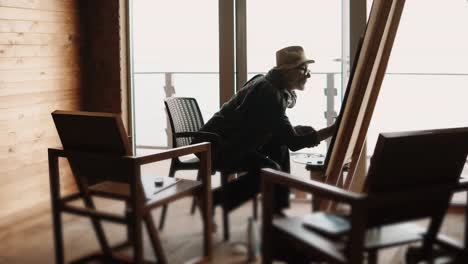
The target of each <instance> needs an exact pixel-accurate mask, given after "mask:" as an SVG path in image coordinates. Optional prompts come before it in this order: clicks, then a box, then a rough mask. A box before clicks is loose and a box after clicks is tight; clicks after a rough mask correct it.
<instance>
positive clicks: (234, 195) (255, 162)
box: [212, 140, 290, 210]
mask: <svg viewBox="0 0 468 264" xmlns="http://www.w3.org/2000/svg"><path fill="white" fill-rule="evenodd" d="M212 157H213V158H212V163H213V168H214V169H215V170H222V171H229V172H235V171H246V172H247V175H244V176H241V177H239V179H237V180H236V181H234V182H232V183H233V184H232V185H231V186H230V188H229V189H230V190H229V192H228V197H229V199H230V200H232V202H233V204H235V206H237V205H239V204H237V203H238V202H243V201H247V200H248V199H249V198H250V197H251V196H252V194H255V193H259V192H260V169H261V168H272V169H276V170H281V171H284V172H288V173H289V172H290V161H289V149H288V148H287V146H285V145H282V144H278V143H277V141H274V140H272V141H270V142H269V143H268V144H266V145H264V146H263V147H262V148H260V149H259V150H257V151H249V152H244V153H242V152H240V151H235V149H232V150H226V149H225V150H224V151H223V150H219V149H215V150H214V151H213V155H212ZM289 194H290V191H289V188H287V187H285V186H276V187H275V189H274V201H275V204H274V208H275V210H281V209H284V208H286V207H289ZM233 207H234V206H233Z"/></svg>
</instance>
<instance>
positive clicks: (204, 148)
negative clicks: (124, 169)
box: [128, 142, 210, 165]
mask: <svg viewBox="0 0 468 264" xmlns="http://www.w3.org/2000/svg"><path fill="white" fill-rule="evenodd" d="M208 151H210V143H207V142H203V143H199V144H194V145H189V146H184V147H179V148H173V149H169V150H166V151H163V152H160V153H155V154H148V155H144V156H133V157H128V158H131V159H134V160H135V161H136V163H137V164H139V165H143V164H148V163H152V162H157V161H161V160H166V159H171V158H176V157H180V156H185V155H188V154H195V153H202V152H208Z"/></svg>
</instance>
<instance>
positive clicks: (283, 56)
mask: <svg viewBox="0 0 468 264" xmlns="http://www.w3.org/2000/svg"><path fill="white" fill-rule="evenodd" d="M314 62H315V61H314V60H309V59H307V58H306V56H305V53H304V49H303V48H302V47H301V46H289V47H286V48H283V49H280V50H278V51H277V52H276V67H275V69H281V70H283V69H284V70H285V69H292V68H295V67H297V66H299V65H301V64H309V63H314Z"/></svg>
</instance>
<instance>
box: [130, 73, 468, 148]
mask: <svg viewBox="0 0 468 264" xmlns="http://www.w3.org/2000/svg"><path fill="white" fill-rule="evenodd" d="M259 73H263V74H264V72H249V73H248V76H249V77H251V76H253V75H255V74H259ZM311 74H312V75H313V76H320V78H322V79H323V86H322V88H323V96H324V97H323V100H324V101H325V102H326V103H325V108H324V115H323V118H324V124H326V125H330V124H332V123H333V121H334V119H335V117H336V115H337V110H336V109H337V105H339V104H340V102H341V99H342V96H343V94H344V91H343V90H344V89H345V87H342V85H341V81H338V80H341V74H342V73H341V72H312V73H311ZM218 75H219V72H188V71H187V72H158V71H137V72H134V77H135V79H136V80H137V81H136V82H135V93H136V94H137V95H136V97H137V98H144V99H145V100H150V98H149V97H151V95H142V94H140V93H145V91H142V90H140V88H141V87H140V86H145V85H146V86H148V85H149V86H151V88H149V89H148V88H145V89H147V92H148V91H150V90H151V91H152V92H154V90H153V89H158V87H160V88H161V90H158V92H159V97H161V98H160V99H161V100H160V101H157V100H156V101H157V103H154V104H153V105H152V106H153V107H155V106H157V107H158V108H157V109H156V111H160V114H159V116H158V117H157V118H153V119H154V121H153V122H152V121H148V122H147V123H144V124H139V123H138V115H142V114H143V115H151V116H155V114H154V113H152V112H153V111H155V110H154V109H152V110H151V109H147V110H148V111H144V113H141V112H140V113H139V112H138V111H137V113H136V115H137V118H136V119H137V124H136V126H137V127H136V130H137V132H136V136H137V138H136V140H137V147H139V148H167V147H168V146H170V142H171V141H170V138H171V135H170V129H168V128H169V127H170V126H169V124H168V123H167V120H166V116H165V113H164V104H163V103H162V100H163V99H164V98H165V97H170V96H173V95H175V94H176V92H177V95H179V96H187V92H181V89H182V88H181V87H182V86H183V85H179V84H178V83H177V80H178V79H181V77H183V78H187V77H188V76H192V77H195V76H199V77H195V78H204V80H205V79H207V78H208V79H209V78H213V77H215V78H214V79H215V80H214V79H213V80H211V83H212V86H213V87H212V89H214V90H210V91H207V90H205V92H208V96H209V97H211V98H213V96H216V95H215V94H213V93H216V92H218V91H217V88H216V87H219V85H218V81H217V80H218V79H217V76H218ZM386 75H388V76H413V77H415V76H421V77H424V76H427V77H433V78H437V77H454V78H455V77H460V78H463V80H464V78H465V77H468V74H467V73H398V72H390V73H386ZM144 76H146V77H151V78H154V77H157V78H156V79H157V80H154V81H149V80H147V82H154V83H151V84H149V83H145V84H144V85H141V83H138V78H141V77H144ZM210 76H211V77H210ZM338 78H339V79H338ZM316 79H317V78H316ZM199 81H200V80H198V82H197V83H196V85H194V86H195V87H191V89H192V90H193V91H190V92H192V94H190V95H189V96H192V97H197V96H199V94H200V91H202V90H201V89H206V86H208V85H204V84H203V82H199ZM179 83H180V82H179ZM463 83H465V82H464V81H463ZM466 83H468V79H466ZM199 86H202V87H203V86H205V88H200V87H199ZM336 86H338V87H339V88H338V89H337V88H336ZM449 86H450V85H449ZM465 87H466V85H465ZM445 88H446V87H444V89H445ZM184 89H185V90H187V89H186V88H184ZM195 89H197V90H195ZM338 96H339V98H337V97H338ZM402 96H403V95H402ZM454 96H457V95H454ZM465 98H467V97H465ZM158 100H159V99H158ZM197 100H199V99H198V98H197ZM208 102H209V104H213V105H212V106H211V110H206V111H203V109H202V112H203V115H204V118H205V119H207V118H209V117H210V116H211V115H212V114H213V113H214V112H215V111H217V110H218V108H219V106H218V100H215V101H213V100H211V101H208ZM138 104H139V102H138V101H136V107H137V108H138ZM200 105H201V107H202V108H203V105H202V103H200ZM149 119H150V117H148V120H149ZM162 123H165V124H166V125H165V129H164V132H161V133H159V134H158V133H156V134H151V135H149V134H148V135H146V136H147V137H148V138H149V137H164V138H165V140H162V139H161V140H159V143H151V144H148V143H147V142H148V141H146V142H145V140H143V141H142V140H139V139H138V135H139V132H138V130H139V129H141V130H143V129H142V126H158V127H162V126H161V125H162ZM143 137H144V136H143Z"/></svg>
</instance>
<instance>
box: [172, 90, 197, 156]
mask: <svg viewBox="0 0 468 264" xmlns="http://www.w3.org/2000/svg"><path fill="white" fill-rule="evenodd" d="M164 105H165V106H166V111H167V115H168V117H169V122H170V124H171V129H172V144H173V145H172V146H173V147H183V146H187V145H190V142H192V139H193V138H192V137H176V136H175V134H176V133H182V132H197V131H199V130H200V129H201V128H202V126H203V125H204V124H205V123H204V122H203V116H202V114H201V112H200V108H199V107H198V103H197V100H195V98H190V97H169V98H166V99H165V100H164Z"/></svg>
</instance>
